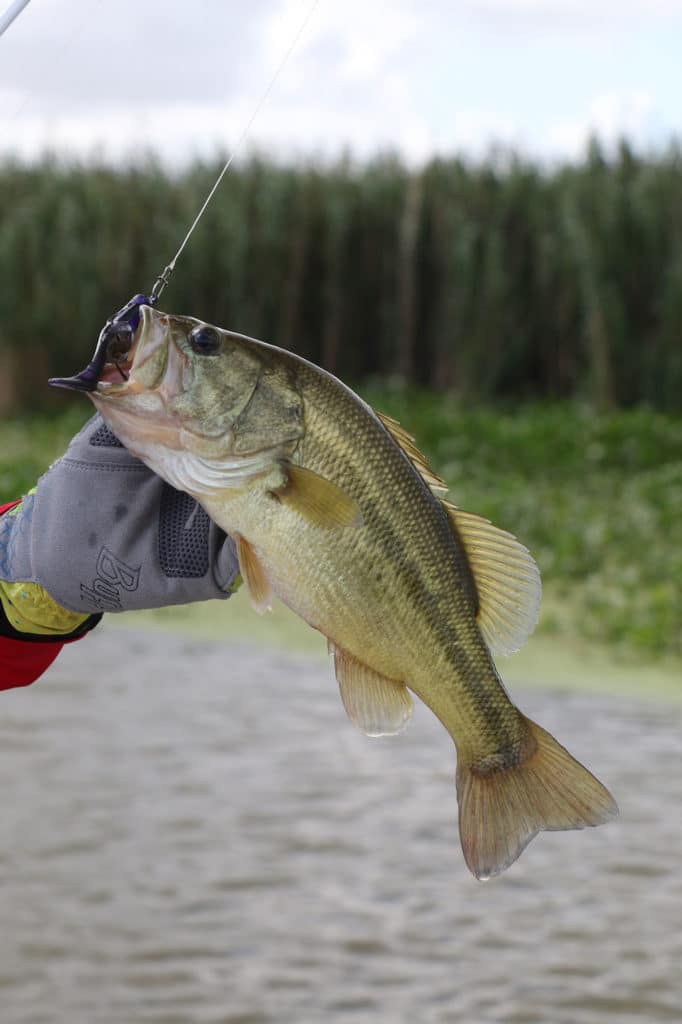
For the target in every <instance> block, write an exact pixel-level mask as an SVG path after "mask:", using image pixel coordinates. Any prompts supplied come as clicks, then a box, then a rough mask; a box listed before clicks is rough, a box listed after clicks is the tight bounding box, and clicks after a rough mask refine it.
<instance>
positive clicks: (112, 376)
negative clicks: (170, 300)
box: [95, 305, 179, 399]
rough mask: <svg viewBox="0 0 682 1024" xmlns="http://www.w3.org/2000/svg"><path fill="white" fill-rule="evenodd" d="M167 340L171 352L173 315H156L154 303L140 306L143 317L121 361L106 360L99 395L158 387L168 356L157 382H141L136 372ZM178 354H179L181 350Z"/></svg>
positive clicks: (105, 396) (117, 394)
mask: <svg viewBox="0 0 682 1024" xmlns="http://www.w3.org/2000/svg"><path fill="white" fill-rule="evenodd" d="M164 344H165V345H166V346H167V348H168V350H169V352H170V348H171V346H173V336H172V332H171V329H170V318H169V317H168V316H167V315H166V314H165V313H157V314H156V316H155V310H154V309H152V307H151V306H148V305H142V306H140V320H139V323H138V325H137V330H136V331H135V333H134V335H133V338H132V341H131V343H130V348H129V349H128V352H127V353H126V358H125V360H124V361H123V362H119V363H118V364H117V363H114V362H107V363H105V365H104V370H103V371H102V374H100V378H99V380H98V381H97V387H96V390H95V394H96V395H97V396H98V397H99V398H105V399H108V398H112V399H114V398H118V397H122V396H125V395H130V394H136V393H139V392H140V391H154V390H157V389H158V388H159V386H160V385H161V384H162V382H163V379H164V377H165V374H166V369H167V364H168V360H166V365H165V366H164V367H163V369H162V370H161V372H160V374H159V379H158V381H156V382H155V385H154V384H152V385H150V384H149V383H147V384H144V385H142V384H140V382H139V380H136V379H135V374H136V371H137V372H138V373H139V371H140V370H141V369H142V367H143V366H145V364H146V363H147V362H148V361H149V360H150V359H151V358H152V357H153V356H154V355H155V354H156V352H157V351H158V349H159V348H160V347H161V346H163V345H164ZM177 354H178V355H179V353H177ZM120 370H122V371H123V373H124V374H127V376H126V378H125V379H122V377H121V373H120ZM105 375H106V376H105ZM107 378H108V379H107Z"/></svg>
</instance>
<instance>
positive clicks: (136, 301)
mask: <svg viewBox="0 0 682 1024" xmlns="http://www.w3.org/2000/svg"><path fill="white" fill-rule="evenodd" d="M21 2H23V0H21ZM318 4H319V0H314V2H313V3H312V5H311V6H310V8H309V10H308V13H307V14H306V16H305V18H304V19H303V21H302V22H301V25H300V26H299V29H298V31H297V32H296V35H295V36H294V38H293V40H292V42H291V44H290V46H289V48H288V50H287V51H286V53H285V54H284V56H283V57H282V59H281V61H280V63H279V65H278V66H277V68H276V69H275V73H274V74H273V76H272V78H271V79H270V81H269V82H268V84H267V87H266V89H265V91H264V92H263V95H262V96H261V98H260V99H259V100H258V103H257V104H256V106H255V109H254V111H253V113H252V114H251V117H250V118H249V120H248V121H247V123H246V125H245V127H244V129H243V130H242V133H241V135H240V136H239V138H238V139H237V143H236V145H235V147H234V149H233V150H232V152H231V153H230V156H229V157H228V159H227V160H226V162H225V165H224V167H223V169H222V170H221V172H220V174H219V175H218V177H217V178H216V180H215V182H214V183H213V187H212V188H211V190H210V191H209V193H208V195H207V196H206V198H205V199H204V202H203V204H202V206H201V209H200V210H199V212H198V213H197V215H196V217H195V218H194V220H193V221H192V224H191V225H190V228H189V231H188V232H187V234H186V235H185V237H184V238H183V240H182V242H181V244H180V248H179V249H178V251H177V252H176V254H175V256H174V257H173V259H172V260H171V261H170V263H169V264H168V266H167V267H166V268H165V270H164V271H163V273H161V274H160V275H159V276H158V277H157V279H156V281H155V282H154V287H153V288H152V291H151V294H150V295H149V296H146V295H134V296H133V297H132V299H130V300H129V301H128V302H127V303H126V304H125V306H123V307H122V308H121V309H119V310H118V312H116V313H114V314H113V316H110V317H109V319H108V320H107V322H106V323H105V325H104V327H103V328H102V330H101V331H100V335H99V338H98V340H97V345H96V347H95V352H94V355H93V357H92V359H91V360H90V362H89V363H88V365H87V366H86V367H85V369H84V370H81V372H80V373H77V374H75V375H74V376H73V377H52V378H51V379H50V382H49V383H50V384H52V385H53V386H54V387H57V388H67V389H68V390H70V391H96V389H97V382H98V380H99V378H100V375H101V373H102V370H103V369H104V366H105V364H106V362H107V359H108V358H109V353H111V355H112V356H113V357H114V358H113V359H112V361H113V362H114V364H115V365H116V367H117V369H118V372H119V373H120V375H121V377H122V379H123V380H127V377H126V374H125V370H124V368H123V366H122V365H120V364H121V363H123V362H124V358H125V357H124V354H125V353H127V352H128V351H130V347H131V345H132V342H133V336H134V334H135V331H136V330H137V328H138V326H139V323H140V316H141V308H142V306H144V305H149V306H154V305H155V304H156V302H157V301H158V299H159V296H160V295H161V292H162V291H163V289H164V288H165V287H166V285H167V284H168V281H169V279H170V276H171V274H172V273H173V271H174V270H175V264H176V263H177V262H178V259H179V257H180V256H181V254H182V251H183V249H184V248H185V246H186V245H187V243H188V242H189V240H190V238H191V237H192V235H193V233H194V230H195V228H196V226H197V224H198V223H199V221H200V220H201V218H202V217H203V215H204V213H205V212H206V208H207V206H208V204H209V203H210V202H211V200H212V199H213V196H214V195H215V193H216V191H217V189H218V186H219V185H220V183H221V181H222V180H223V178H224V177H225V175H226V174H227V172H228V170H229V169H230V166H231V165H232V162H233V160H234V158H235V157H236V156H237V154H238V153H239V151H240V149H241V147H242V145H243V143H244V141H245V139H246V137H247V136H248V134H249V132H250V130H251V127H252V125H253V122H254V121H255V120H256V118H257V117H258V114H259V113H260V111H261V110H262V108H263V106H264V104H265V102H266V100H267V98H268V96H269V95H270V93H271V92H272V89H273V86H274V85H275V82H276V81H277V79H278V78H279V76H280V74H281V73H282V71H283V70H284V67H285V65H286V63H287V61H288V60H289V57H290V56H291V54H292V53H293V51H294V49H295V47H296V44H297V43H298V41H299V39H300V38H301V36H302V35H303V33H304V31H305V29H306V27H307V25H308V22H309V21H310V19H311V18H312V16H313V14H314V12H315V8H316V7H317V6H318Z"/></svg>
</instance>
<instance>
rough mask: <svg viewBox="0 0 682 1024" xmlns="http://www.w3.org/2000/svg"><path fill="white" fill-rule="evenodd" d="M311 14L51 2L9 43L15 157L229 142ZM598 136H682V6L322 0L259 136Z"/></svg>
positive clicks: (258, 139)
mask: <svg viewBox="0 0 682 1024" xmlns="http://www.w3.org/2000/svg"><path fill="white" fill-rule="evenodd" d="M7 6H9V0H0V11H3V10H4V9H5V8H6V7H7ZM311 6H312V2H311V0H247V2H240V3H236V2H234V0H189V2H186V3H179V2H169V0H164V2H163V3H162V2H160V0H135V2H133V0H32V3H30V5H29V6H28V7H27V8H26V10H25V11H24V13H23V14H22V15H21V16H20V17H19V19H18V20H17V21H16V22H15V23H14V24H13V25H12V27H11V28H10V29H9V30H8V31H7V32H6V34H5V35H4V36H2V37H1V38H0V153H2V152H7V151H8V150H11V151H14V152H15V153H19V154H22V155H33V154H35V153H37V152H40V151H42V150H44V149H45V148H47V147H49V148H51V149H53V150H54V149H56V150H65V149H67V150H70V151H71V152H77V153H79V154H90V153H93V152H99V153H100V154H103V155H105V156H109V157H118V156H120V155H122V154H123V155H130V154H135V152H138V153H139V152H140V148H142V149H147V150H148V149H153V150H155V151H157V152H160V153H162V154H163V156H164V157H166V158H168V159H170V160H173V161H176V162H177V161H181V162H184V161H185V160H187V159H188V158H191V157H193V156H195V155H197V154H202V155H204V154H211V153H213V152H215V150H216V148H217V147H222V148H223V149H227V150H229V149H230V148H231V146H232V145H233V144H234V143H235V141H236V139H237V138H238V136H239V135H240V133H241V131H242V129H243V128H244V126H245V124H246V122H247V121H248V119H249V117H250V116H251V114H252V112H253V109H254V107H255V106H256V103H257V102H258V99H259V97H260V96H261V94H262V93H263V91H264V89H265V87H266V85H267V83H268V81H269V79H270V78H271V76H272V74H273V72H274V71H275V69H276V67H277V65H278V64H279V62H280V60H281V58H282V56H283V54H284V53H285V51H286V50H287V48H288V47H289V45H290V44H291V42H292V40H293V38H294V36H295V35H296V32H297V31H298V29H299V27H300V25H301V23H302V21H303V19H304V18H305V15H306V12H307V11H309V10H310V8H311ZM590 132H596V133H597V134H598V135H600V136H601V137H602V139H604V140H605V141H606V142H607V143H609V142H612V141H613V140H614V139H615V138H616V137H618V136H619V135H621V134H624V135H626V136H627V137H629V138H630V139H631V140H632V141H633V142H634V143H636V144H637V145H638V146H640V147H643V148H649V147H654V146H663V145H665V144H666V142H667V141H668V140H669V139H670V138H671V136H677V137H682V0H451V2H448V0H319V3H318V5H317V7H316V8H315V10H314V12H313V15H312V17H311V19H310V21H309V23H308V26H307V28H306V30H305V32H304V34H303V36H302V37H301V39H300V42H299V44H298V46H297V47H296V49H295V51H294V53H293V54H292V56H291V58H290V60H289V63H288V64H287V66H286V67H285V69H284V71H283V72H282V74H281V76H280V78H279V79H278V81H277V83H276V85H275V87H274V89H273V91H272V93H271V96H270V98H269V100H268V102H267V105H266V106H265V108H264V109H263V110H262V111H261V113H260V114H259V116H258V118H257V120H256V123H255V125H254V128H253V131H252V133H251V135H250V142H251V144H255V145H257V146H258V147H259V148H261V149H267V150H270V151H275V152H277V153H278V154H281V155H284V156H289V155H291V154H305V155H310V154H323V155H325V156H333V155H335V154H336V153H338V152H340V151H341V150H342V149H343V148H344V147H349V148H350V149H351V151H352V152H353V153H355V154H356V155H358V156H366V155H367V154H369V153H372V152H375V151H377V150H386V149H387V148H394V149H397V150H399V151H400V152H402V153H403V154H404V155H405V156H406V157H407V158H408V159H410V160H411V161H415V162H416V161H419V160H421V159H423V158H424V157H427V156H429V155H431V154H432V153H441V154H449V153H452V152H454V151H460V152H464V153H466V154H469V155H473V156H479V155H481V154H483V153H485V152H486V150H487V149H488V148H489V147H490V146H491V145H495V144H499V143H502V144H507V145H513V146H515V147H516V148H518V149H520V150H522V151H524V152H526V153H530V154H534V155H541V156H542V157H546V158H549V159H556V158H564V157H568V158H573V157H575V156H579V155H580V153H581V152H582V150H583V148H584V144H585V140H586V138H587V137H588V135H589V134H590Z"/></svg>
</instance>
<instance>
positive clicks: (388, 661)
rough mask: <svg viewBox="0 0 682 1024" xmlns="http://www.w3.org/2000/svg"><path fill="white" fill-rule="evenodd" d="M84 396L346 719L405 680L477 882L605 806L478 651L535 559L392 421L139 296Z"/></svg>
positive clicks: (393, 695)
mask: <svg viewBox="0 0 682 1024" xmlns="http://www.w3.org/2000/svg"><path fill="white" fill-rule="evenodd" d="M91 397H92V399H93V401H94V403H95V405H96V407H97V408H98V409H99V411H100V412H101V414H102V416H103V417H104V419H105V420H106V422H107V423H108V424H109V426H110V427H111V429H112V430H113V431H114V432H115V433H116V434H117V435H118V437H119V438H120V439H121V441H122V442H123V443H124V444H125V445H126V446H127V447H128V448H129V449H130V450H131V451H132V452H133V453H135V454H136V455H137V456H139V458H141V459H142V460H143V461H144V462H145V463H146V464H147V465H148V466H149V467H150V468H151V469H152V470H154V472H155V473H157V474H158V475H159V476H161V477H163V478H164V479H165V480H167V481H168V482H169V483H170V484H171V485H172V486H173V487H176V488H179V489H180V490H183V491H186V492H187V493H189V494H191V495H193V496H194V497H195V498H196V499H197V501H199V502H200V503H201V505H202V506H203V507H204V508H205V510H206V512H207V513H208V515H209V516H210V517H211V518H212V519H213V520H214V521H215V522H216V523H218V524H219V525H220V526H221V527H222V528H223V529H224V530H225V531H226V532H227V533H229V534H230V535H231V536H232V537H233V538H234V540H235V543H236V546H237V552H238V556H239V564H240V569H241V575H242V577H243V580H244V582H245V584H246V586H247V588H248V591H249V594H250V597H251V601H252V603H253V605H254V606H255V607H256V609H258V610H261V611H262V610H263V609H265V608H267V607H268V606H269V605H270V603H271V601H272V597H273V595H276V596H277V597H278V598H280V599H281V600H282V601H283V602H284V603H285V604H287V605H288V606H289V607H290V608H291V609H293V611H294V612H296V613H297V614H298V615H300V616H301V617H302V618H303V619H305V620H306V622H308V623H309V624H310V625H311V626H312V627H313V628H315V629H317V630H319V631H320V632H321V633H323V634H324V635H325V636H326V637H327V639H328V643H329V649H330V651H331V652H332V653H333V658H334V666H335V672H336V678H337V680H338V684H339V688H340V692H341V698H342V701H343V704H344V706H345V708H346V710H347V712H348V714H349V716H350V718H351V719H352V720H353V722H354V723H355V724H356V725H357V726H358V727H359V728H360V729H362V730H363V731H364V732H366V733H368V734H370V735H381V734H389V733H396V732H399V731H401V730H402V729H403V728H404V727H405V725H406V723H407V720H408V719H409V716H410V713H411V709H412V700H411V697H410V691H412V693H414V694H416V695H417V696H418V697H419V698H420V699H421V700H422V701H423V702H424V703H425V704H426V705H428V707H429V708H431V710H432V711H433V712H434V714H436V715H437V717H438V718H439V719H440V721H441V722H442V723H443V725H444V726H445V728H446V729H447V730H448V732H449V733H450V735H451V736H452V739H453V740H454V742H455V745H456V747H457V774H456V784H457V796H458V801H459V830H460V838H461V843H462V849H463V852H464V857H465V860H466V863H467V865H468V866H469V868H470V870H471V871H472V872H473V874H474V875H475V876H476V877H477V878H487V877H489V876H491V875H495V874H498V873H499V872H501V871H503V870H504V869H505V868H507V867H508V866H509V865H510V864H511V863H512V862H513V861H514V860H515V859H516V858H517V857H518V856H519V854H520V853H521V851H522V850H523V849H524V847H525V846H526V845H527V844H528V842H529V841H530V840H531V839H532V838H533V836H535V835H536V834H537V833H538V832H539V831H541V830H543V829H551V830H554V829H574V828H584V827H585V826H588V825H599V824H601V823H603V822H605V821H607V820H608V819H610V818H612V817H613V816H614V815H615V814H616V813H617V808H616V805H615V803H614V800H613V798H612V797H611V795H610V793H609V792H608V790H607V789H605V787H604V786H603V785H602V784H601V783H600V782H599V781H598V780H597V779H596V778H595V777H594V776H593V775H591V774H590V772H588V771H587V769H585V768H584V767H583V766H582V765H580V764H579V763H578V762H577V761H576V760H575V759H574V758H573V757H571V755H570V754H569V753H568V752H567V751H566V750H565V749H564V748H563V747H562V746H560V745H559V744H558V743H557V742H556V740H555V739H554V738H553V737H552V736H550V735H549V733H547V732H546V731H545V730H544V729H542V728H541V727H540V726H539V725H537V724H536V723H534V722H532V721H531V720H530V719H529V718H527V717H526V716H524V715H523V714H522V713H521V711H519V709H518V708H517V707H516V706H515V705H514V704H513V703H512V701H511V700H510V698H509V697H508V695H507V693H506V692H505V689H504V687H503V685H502V682H501V680H500V677H499V675H498V673H497V670H496V668H495V664H494V662H493V658H492V653H491V652H498V651H502V652H509V651H512V650H515V649H518V647H519V646H520V645H521V644H522V643H523V642H524V641H525V639H526V638H527V637H528V635H529V634H530V633H531V632H532V629H533V627H534V625H535V622H536V619H537V611H538V604H539V599H540V577H539V572H538V570H537V567H536V565H535V562H534V561H533V559H532V557H531V555H530V554H529V552H528V551H527V550H526V548H525V547H523V545H522V544H520V543H519V542H518V541H517V540H516V539H515V538H514V537H513V536H511V535H510V534H509V533H506V532H504V531H502V530H499V529H497V528H496V527H494V526H492V525H491V524H490V523H489V522H488V521H487V520H485V519H482V518H480V517H478V516H476V515H473V514H471V513H467V512H463V511H461V510H460V509H458V508H456V507H455V506H454V505H453V504H451V503H450V502H449V501H448V500H447V499H446V497H445V493H446V490H447V488H446V486H445V484H444V483H443V481H442V480H441V479H440V478H439V477H438V476H437V475H436V474H435V473H434V472H433V470H431V469H430V468H429V466H428V465H427V463H426V461H425V459H424V457H423V456H422V455H421V453H420V452H419V451H418V449H417V448H416V446H415V442H414V440H413V439H412V438H411V437H410V436H409V435H408V434H407V433H406V432H405V431H404V430H403V429H402V428H401V427H400V425H399V424H398V423H397V422H395V421H394V420H391V419H389V418H388V417H385V416H382V415H381V414H379V413H376V412H375V411H374V410H373V409H372V408H370V407H369V406H368V405H367V404H365V402H363V401H362V400H361V399H360V398H359V397H358V396H357V395H356V394H354V393H353V392H352V391H351V390H350V389H349V388H347V387H346V386H345V385H344V384H343V383H342V382H341V381H339V380H337V379H336V378H335V377H333V376H332V375H331V374H329V373H326V372H325V371H323V370H321V369H320V368H319V367H317V366H314V365H313V364H311V363H309V362H307V361H306V360H304V359H301V358H299V357H298V356H296V355H293V354H292V353H290V352H286V351H283V350H281V349H278V348H275V347H273V346H270V345H266V344H264V343H263V342H260V341H255V340H253V339H251V338H246V337H243V336H242V335H238V334H234V333H231V332H229V331H225V330H220V329H218V328H215V327H212V326H210V325H208V324H205V323H202V322H200V321H198V320H195V319H193V318H190V317H183V316H170V315H166V314H163V313H161V312H158V311H156V310H154V309H152V308H151V307H149V306H143V307H142V319H141V322H140V326H139V327H138V329H137V332H136V335H135V337H134V339H133V342H132V345H131V348H130V351H129V352H128V353H120V352H117V353H116V354H115V357H113V361H112V362H109V363H107V365H106V367H105V369H104V372H103V374H102V375H101V377H100V380H99V383H98V385H97V390H96V391H95V392H93V393H92V394H91Z"/></svg>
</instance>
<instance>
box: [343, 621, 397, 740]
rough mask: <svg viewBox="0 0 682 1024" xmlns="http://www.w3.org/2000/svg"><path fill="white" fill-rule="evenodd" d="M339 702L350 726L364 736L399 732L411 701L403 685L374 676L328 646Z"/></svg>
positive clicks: (389, 734) (344, 654) (358, 662)
mask: <svg viewBox="0 0 682 1024" xmlns="http://www.w3.org/2000/svg"><path fill="white" fill-rule="evenodd" d="M328 645H329V653H330V654H332V655H333V656H334V669H335V671H336V679H337V682H338V684H339V691H340V693H341V700H342V701H343V706H344V708H345V709H346V712H347V713H348V717H349V718H350V720H351V722H353V724H354V725H356V726H357V727H358V729H360V730H361V732H364V733H366V735H367V736H392V735H394V734H395V733H398V732H402V731H403V729H404V728H405V727H406V726H407V723H408V721H409V718H410V715H411V714H412V698H411V697H410V695H409V693H408V692H407V687H406V686H405V684H404V683H396V682H394V681H393V680H392V679H386V678H385V677H384V676H380V675H378V674H377V673H376V672H374V671H373V670H372V669H371V668H368V667H367V665H363V664H362V662H360V661H357V660H356V659H355V658H354V657H353V656H352V655H351V654H348V652H347V651H343V650H341V648H340V647H336V646H335V645H334V644H333V643H332V642H331V641H329V642H328Z"/></svg>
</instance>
